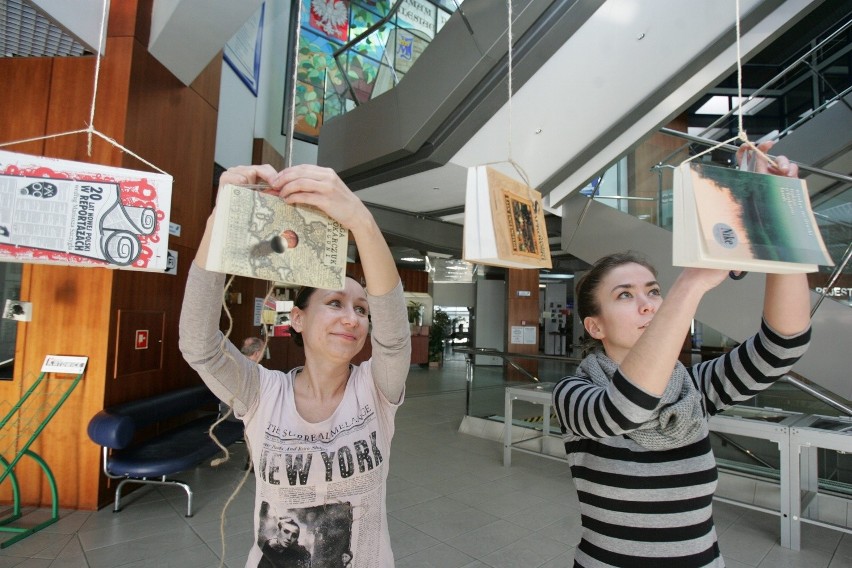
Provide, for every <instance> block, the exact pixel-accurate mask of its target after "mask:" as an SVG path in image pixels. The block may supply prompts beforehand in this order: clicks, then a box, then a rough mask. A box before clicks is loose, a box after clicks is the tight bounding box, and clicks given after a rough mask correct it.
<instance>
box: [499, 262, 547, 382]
mask: <svg viewBox="0 0 852 568" xmlns="http://www.w3.org/2000/svg"><path fill="white" fill-rule="evenodd" d="M518 291H524V292H529V293H530V295H529V296H518ZM538 294H539V291H538V271H537V270H521V269H516V268H510V269H507V270H506V297H507V303H508V305H507V306H506V332H507V334H508V335H507V337H506V351H508V352H509V353H523V354H532V355H537V354H538V352H539V348H538V345H539V342H538V341H536V343H535V344H534V345H525V344H518V343H512V341H511V339H512V336H511V334H512V326H513V325H514V326H534V327H535V328H536V338H537V339H539V340H540V338H539V333H540V330H539V325H538V322H539V318H540V317H541V314H539V302H538ZM515 362H516V363H517V364H518V366H520V367H523V368H524V369H526V370H527V371H529V372H530V373H532V374H533V375H537V374H538V360H535V359H516V361H515ZM506 378H507V379H508V380H523V381H528V380H529V379H528V378H526V377H525V376H524V375H523V373H521V372H520V371H518V370H516V369H513V368H511V367H507V368H506Z"/></svg>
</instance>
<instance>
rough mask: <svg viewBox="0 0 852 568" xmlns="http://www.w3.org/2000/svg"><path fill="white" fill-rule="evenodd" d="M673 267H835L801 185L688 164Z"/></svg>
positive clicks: (677, 211) (676, 206)
mask: <svg viewBox="0 0 852 568" xmlns="http://www.w3.org/2000/svg"><path fill="white" fill-rule="evenodd" d="M673 218H674V221H673V227H672V233H673V234H672V239H673V242H672V264H674V265H675V266H692V267H701V268H719V269H726V270H735V271H752V272H767V273H774V274H787V273H796V272H816V271H818V270H819V265H824V266H831V265H833V264H834V263H833V262H832V260H831V257H830V256H829V255H828V250H827V249H826V247H825V243H824V242H823V240H822V236H821V235H820V232H819V227H818V226H817V223H816V219H815V218H814V214H813V211H812V209H811V202H810V197H809V195H808V188H807V184H806V183H805V181H804V180H802V179H798V178H791V177H784V176H776V175H770V174H762V173H755V172H749V171H743V170H737V169H733V168H723V167H719V166H709V165H706V164H701V163H694V162H687V163H684V164H682V165H681V166H679V167H678V168H676V169H675V171H674V191H673Z"/></svg>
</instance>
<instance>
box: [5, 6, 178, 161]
mask: <svg viewBox="0 0 852 568" xmlns="http://www.w3.org/2000/svg"><path fill="white" fill-rule="evenodd" d="M107 6H109V0H104V1H103V7H102V9H101V27H100V34H99V36H98V47H97V49H96V50H95V79H94V85H93V87H92V104H91V106H90V108H89V123H88V125H87V126H86V128H83V129H80V130H70V131H67V132H60V133H58V134H47V135H45V136H35V137H33V138H25V139H19V140H12V141H11V142H3V143H0V148H3V147H5V146H12V145H16V144H26V143H28V142H37V141H39V140H49V139H52V138H60V137H62V136H70V135H72V134H86V135H87V138H88V141H87V144H86V150H87V155H88V156H89V157H91V156H92V136H93V135H94V136H98V137H99V138H102V139H103V140H105V141H106V142H108V143H109V144H111V145H112V146H114V147H116V148H118V149H119V150H121V151H122V152H124V153H126V154H129V155H131V156H133V157H134V158H136V159H137V160H139V161H140V162H142V163H143V164H145V165H147V166H148V167H150V168H152V169H154V170H157V171H158V172H160V173H161V174H166V175H168V174H167V173H166V172H165V171H164V170H162V169H160V168H158V167H157V166H155V165H154V164H152V163H151V162H149V161H148V160H146V159H144V158H142V157H141V156H139V155H138V154H136V153H135V152H132V151H131V150H129V149H127V148H125V147H124V146H122V145H121V144H119V143H118V141H116V140H115V139H113V138H110V137H109V136H107V135H105V134H103V133H101V132H99V131H98V130H97V129H96V128H95V103H96V101H97V98H98V80H99V77H100V71H101V47H102V46H103V45H104V37H105V35H106V22H107Z"/></svg>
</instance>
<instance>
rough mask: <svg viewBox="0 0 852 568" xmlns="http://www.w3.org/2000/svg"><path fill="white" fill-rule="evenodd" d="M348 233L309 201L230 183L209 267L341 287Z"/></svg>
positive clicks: (220, 204)
mask: <svg viewBox="0 0 852 568" xmlns="http://www.w3.org/2000/svg"><path fill="white" fill-rule="evenodd" d="M348 244H349V236H348V231H347V230H346V228H345V227H343V226H342V225H341V224H340V223H338V222H337V221H335V220H334V219H332V218H330V217H329V216H328V215H326V214H325V213H323V212H322V211H320V210H319V209H316V208H314V207H310V206H307V205H295V206H294V205H289V204H287V203H285V202H284V201H283V200H282V199H280V198H279V197H278V196H276V195H270V194H267V193H263V192H261V191H256V190H254V189H250V188H247V187H242V186H238V185H232V184H228V185H225V186H224V187H223V188H222V189H221V190H220V191H219V196H218V198H217V200H216V214H215V216H214V218H213V231H212V235H211V240H210V249H209V253H208V256H207V260H206V267H207V269H208V270H212V271H214V272H224V273H227V274H236V275H238V276H247V277H249V278H259V279H262V280H271V281H274V282H280V283H282V284H293V285H300V286H312V287H315V288H325V289H328V290H341V289H343V287H344V284H345V279H346V252H347V247H348Z"/></svg>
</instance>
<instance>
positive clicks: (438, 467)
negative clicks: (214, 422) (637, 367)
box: [0, 364, 852, 568]
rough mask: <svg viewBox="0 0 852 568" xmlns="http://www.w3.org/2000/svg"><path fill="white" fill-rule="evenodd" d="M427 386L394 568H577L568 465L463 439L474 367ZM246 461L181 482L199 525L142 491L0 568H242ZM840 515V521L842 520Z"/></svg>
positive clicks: (414, 422) (397, 508)
mask: <svg viewBox="0 0 852 568" xmlns="http://www.w3.org/2000/svg"><path fill="white" fill-rule="evenodd" d="M454 373H455V374H456V375H457V376H453V374H454ZM442 375H444V376H445V378H446V381H447V383H448V384H456V383H457V385H456V386H457V387H460V388H457V389H456V390H455V392H450V393H442V394H436V393H439V389H436V388H435V387H434V385H433V384H431V383H430V381H435V380H439V379H438V377H439V376H442ZM419 377H420V380H421V382H420V383H418V384H417V385H416V387H413V388H409V390H408V393H407V400H406V402H405V404H403V406H402V407H401V408H400V410H399V413H398V417H397V433H396V436H395V439H394V451H393V452H392V454H391V457H390V458H389V463H390V472H389V478H388V491H387V495H388V501H387V502H388V511H389V513H388V525H389V532H390V535H391V542H392V546H393V550H394V556H395V558H396V565H397V567H398V568H420V567H422V568H432V567H434V568H514V567H517V568H535V567H540V568H570V567H572V566H573V554H574V552H573V547H574V546H576V545H577V544H578V543H579V541H580V537H581V534H582V528H581V527H580V513H579V504H578V501H577V494H576V490H575V488H574V484H573V482H572V480H571V475H570V470H569V468H568V467H567V465H566V464H565V463H564V462H559V461H555V460H550V459H545V458H541V457H538V456H534V455H529V454H524V453H520V452H515V453H513V455H512V466H511V467H504V466H503V456H502V444H501V443H500V442H498V441H495V440H488V439H484V438H477V437H475V436H471V435H468V434H461V433H459V432H458V428H459V424H460V421H461V416H462V415H463V413H464V407H465V393H464V390H463V388H464V365H463V364H462V365H459V366H458V368H457V369H455V370H453V368H452V366H450V365H445V367H444V370H443V371H442V372H441V373H438V372H434V371H422V372H421V373H420V375H419ZM440 380H443V379H440ZM454 381H455V382H454ZM411 384H414V383H410V385H411ZM493 391H494V392H489V393H486V392H478V393H477V396H479V397H480V398H479V400H480V401H484V400H485V399H486V398H488V397H491V398H493V399H494V400H495V401H497V402H499V401H500V399H501V397H502V394H501V391H500V389H499V388H497V389H493ZM498 408H502V403H500V404H499V405H498ZM244 452H245V448H244V447H238V448H235V449H234V452H233V455H232V458H231V461H229V462H228V463H226V464H224V465H223V466H221V467H219V468H212V467H210V466H209V464H202V465H201V466H200V467H199V468H196V469H193V470H190V471H187V472H183V473H182V474H180V475H179V476H176V477H178V478H180V479H183V480H184V481H187V482H188V483H190V484H191V485H192V487H193V492H194V512H195V514H194V516H193V517H191V518H186V517H184V512H185V509H186V496H185V494H184V493H183V491H182V490H180V489H176V488H161V487H143V488H141V489H139V490H137V491H134V492H132V493H131V494H129V495H127V496H126V497H125V499H124V500H123V506H124V510H123V511H122V512H120V513H117V514H113V513H112V512H111V506H110V507H106V508H104V509H101V510H100V511H96V512H85V511H66V510H63V511H61V518H60V520H59V521H58V522H57V523H55V524H53V525H50V526H49V527H47V528H46V529H44V530H43V531H41V532H40V533H36V534H35V535H32V536H30V537H28V538H26V539H24V540H22V541H21V542H19V543H17V544H15V545H12V546H10V547H8V548H6V549H0V568H13V567H15V568H17V567H21V568H41V567H45V568H46V567H49V566H50V567H54V568H99V567H121V568H129V567H133V568H140V567H148V566H150V567H158V568H159V567H162V566H180V567H188V568H207V567H209V568H215V567H218V566H219V563H220V562H219V557H220V556H222V555H224V557H225V560H224V565H225V566H227V567H228V568H243V567H244V566H245V562H246V557H247V554H248V551H249V548H250V547H251V544H252V542H253V528H252V524H253V520H254V492H255V483H254V480H253V479H249V481H248V482H247V483H246V485H245V486H244V487H243V488H242V490H240V492H239V493H238V494H237V496H236V498H235V499H234V501H232V503H231V504H230V505H229V507H228V510H227V512H226V515H225V517H226V522H225V533H226V536H225V543H224V545H225V549H224V552H223V551H222V542H221V536H220V534H219V525H220V516H221V513H222V508H223V506H224V504H225V502H226V501H227V499H228V497H229V496H230V495H231V493H233V491H234V489H235V487H236V486H237V483H238V481H239V479H240V477H241V476H242V474H243V473H244V471H245V470H244V469H243V465H244V459H245V457H244V456H245V453H244ZM725 488H726V489H729V490H732V491H734V492H739V494H740V495H741V496H743V497H744V498H748V499H754V496H755V495H757V498H758V499H760V500H762V501H769V500H771V499H772V498H774V497H773V493H772V491H771V490H762V489H757V490H755V489H754V488H753V485H752V484H751V482H750V481H745V482H741V481H739V480H737V479H733V480H728V481H726V485H725ZM7 509H8V508H7ZM24 511H25V513H26V514H27V515H30V516H31V519H43V518H46V515H49V511H48V510H46V509H34V508H27V509H25V510H24ZM831 514H832V515H833V517H832V518H834V517H836V518H838V519H839V518H840V516H841V508H839V507H835V508H833V509H831ZM714 520H715V523H716V526H717V532H718V533H719V538H720V546H721V548H722V553H723V554H724V555H725V560H726V562H727V565H728V567H729V568H757V567H760V568H770V567H773V568H774V567H776V566H777V567H779V568H805V567H807V568H852V535H849V534H844V533H841V532H838V531H833V530H830V529H826V528H823V527H816V526H813V525H808V524H805V525H803V527H802V551H790V550H786V549H783V548H781V547H780V546H779V543H778V541H779V538H780V526H779V525H780V523H779V519H778V517H777V516H773V515H768V514H764V513H760V512H756V511H751V510H748V509H745V508H743V507H738V506H736V505H731V504H727V503H721V502H716V503H714ZM0 538H2V537H0Z"/></svg>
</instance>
